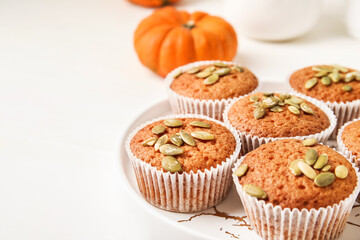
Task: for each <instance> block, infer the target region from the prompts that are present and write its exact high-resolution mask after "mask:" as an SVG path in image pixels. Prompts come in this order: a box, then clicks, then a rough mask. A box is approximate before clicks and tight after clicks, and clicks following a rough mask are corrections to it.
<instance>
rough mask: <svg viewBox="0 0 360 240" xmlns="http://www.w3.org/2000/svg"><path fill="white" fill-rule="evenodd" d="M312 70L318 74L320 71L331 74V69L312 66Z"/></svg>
mask: <svg viewBox="0 0 360 240" xmlns="http://www.w3.org/2000/svg"><path fill="white" fill-rule="evenodd" d="M312 70H313V71H315V72H320V71H326V72H332V71H333V68H328V67H320V66H314V67H312Z"/></svg>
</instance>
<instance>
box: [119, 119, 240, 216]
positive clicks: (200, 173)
mask: <svg viewBox="0 0 360 240" xmlns="http://www.w3.org/2000/svg"><path fill="white" fill-rule="evenodd" d="M126 151H127V153H128V156H129V158H130V160H131V162H132V164H133V168H134V171H135V176H136V179H137V182H138V187H139V190H140V193H141V194H142V195H143V197H144V198H145V199H146V200H147V201H148V202H149V203H151V204H152V205H154V206H156V207H159V208H161V209H164V210H169V211H175V212H195V211H200V210H204V209H207V208H210V207H212V206H214V205H216V204H218V203H219V202H220V201H221V200H222V199H223V198H224V197H225V195H226V193H227V191H228V189H229V186H230V185H231V167H232V164H233V163H234V161H235V160H236V158H237V156H238V154H239V151H240V140H239V137H238V136H237V134H236V131H235V130H234V129H231V128H227V127H225V125H224V124H223V123H221V122H219V121H217V120H215V119H211V118H208V117H204V116H199V115H173V116H167V117H162V118H158V119H155V120H152V121H150V122H147V123H145V124H143V125H141V126H139V127H138V128H136V129H135V130H134V131H133V132H132V133H131V134H130V136H129V137H128V139H127V143H126Z"/></svg>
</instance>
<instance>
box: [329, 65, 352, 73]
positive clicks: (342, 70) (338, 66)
mask: <svg viewBox="0 0 360 240" xmlns="http://www.w3.org/2000/svg"><path fill="white" fill-rule="evenodd" d="M331 66H333V67H334V68H337V69H339V71H340V72H342V73H347V72H348V71H349V69H347V68H346V67H343V66H341V65H338V64H333V65H331Z"/></svg>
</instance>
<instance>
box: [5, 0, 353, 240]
mask: <svg viewBox="0 0 360 240" xmlns="http://www.w3.org/2000/svg"><path fill="white" fill-rule="evenodd" d="M343 2H345V1H342V0H332V1H325V4H324V8H323V13H322V17H321V19H320V21H319V23H318V25H317V26H316V27H315V28H314V29H313V31H312V32H311V33H309V34H307V35H306V36H303V37H301V38H298V39H296V40H293V41H289V42H281V43H270V42H260V41H255V40H250V39H247V38H245V37H242V36H241V30H239V29H236V30H238V33H239V49H238V55H237V57H236V58H235V61H236V62H239V63H241V64H244V65H246V66H248V67H249V68H250V69H252V70H253V71H254V73H255V74H256V75H257V76H258V77H259V79H260V80H262V81H280V82H284V84H285V79H286V76H287V75H288V74H289V72H290V71H291V70H293V69H296V68H299V67H303V66H305V65H310V64H316V63H341V64H343V65H347V66H349V67H353V68H358V69H360V41H358V40H355V39H352V38H350V37H349V36H348V35H347V32H346V29H345V27H344V24H343V22H342V17H343V14H344V6H343V4H342V3H343ZM178 6H179V7H180V8H183V9H187V10H190V11H193V10H204V11H208V12H210V13H212V14H216V15H220V16H224V17H226V12H224V11H222V6H223V5H222V1H221V0H193V1H192V0H183V1H182V3H181V4H179V5H178ZM151 11H152V10H151V9H147V8H141V7H138V6H135V5H132V4H130V3H128V2H126V1H125V0H102V1H101V0H98V1H96V0H86V1H85V0H58V1H55V0H48V1H45V0H33V1H25V0H23V1H20V0H1V1H0V239H39V240H40V239H134V238H137V237H136V232H138V231H141V226H139V225H138V224H137V219H138V218H141V217H142V216H143V214H144V211H145V210H144V209H143V208H141V207H139V206H138V205H137V203H136V202H134V201H133V200H132V199H130V197H129V196H128V194H127V192H125V191H124V189H123V187H122V186H121V182H120V180H119V171H118V163H117V161H119V160H118V159H116V158H115V157H114V156H115V153H114V148H115V144H116V141H117V139H118V138H120V136H121V135H122V133H123V132H124V131H125V129H126V126H127V125H129V124H130V123H131V121H132V120H133V119H134V118H135V117H136V116H138V115H139V114H140V113H141V112H142V111H144V110H145V109H146V108H149V107H150V106H151V105H153V104H154V103H155V102H158V101H159V100H161V99H164V98H166V95H165V90H164V85H163V79H161V78H160V77H157V76H156V75H155V74H153V73H152V72H150V71H149V70H147V69H146V68H144V67H143V66H142V65H141V64H140V63H139V61H138V58H137V56H136V54H135V51H134V49H133V44H132V37H133V32H134V30H135V28H136V26H137V24H138V23H139V21H140V20H141V19H142V18H144V17H146V16H147V15H149V14H150V13H151ZM234 26H235V27H236V25H234ZM144 216H145V215H144ZM151 221H152V220H151V219H149V224H151Z"/></svg>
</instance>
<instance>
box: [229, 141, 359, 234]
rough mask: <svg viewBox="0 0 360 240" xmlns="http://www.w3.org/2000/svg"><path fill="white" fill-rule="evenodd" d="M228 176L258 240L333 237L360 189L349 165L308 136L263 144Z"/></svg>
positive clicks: (342, 227)
mask: <svg viewBox="0 0 360 240" xmlns="http://www.w3.org/2000/svg"><path fill="white" fill-rule="evenodd" d="M233 172H234V175H233V180H234V182H235V185H236V188H237V191H238V193H239V195H240V198H241V200H242V203H243V205H244V208H245V210H246V213H247V215H248V216H249V219H250V222H251V224H252V226H253V227H254V229H256V231H257V233H258V234H259V235H261V237H263V238H264V239H335V238H337V237H338V236H339V235H340V234H341V232H342V231H343V230H344V227H345V224H346V222H347V218H348V216H349V214H348V213H349V212H350V211H351V208H352V206H353V203H354V201H355V198H356V196H357V193H358V192H359V190H360V185H359V182H360V175H359V174H358V173H357V171H356V170H355V168H354V166H353V165H352V164H351V163H350V162H349V161H348V160H347V159H346V158H345V157H344V156H343V155H342V154H340V153H338V152H336V151H335V150H333V149H331V148H329V147H327V146H324V145H321V144H317V141H316V139H314V138H310V139H306V140H303V141H302V140H298V139H282V140H278V141H274V142H270V143H266V144H263V145H262V146H260V147H259V148H257V149H256V150H254V151H252V152H250V153H248V154H247V155H246V156H244V157H242V158H241V159H240V160H239V161H238V162H237V163H236V164H235V167H234V169H233ZM334 211H338V214H337V215H336V214H334V213H333V212H334ZM305 219H306V220H305Z"/></svg>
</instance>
